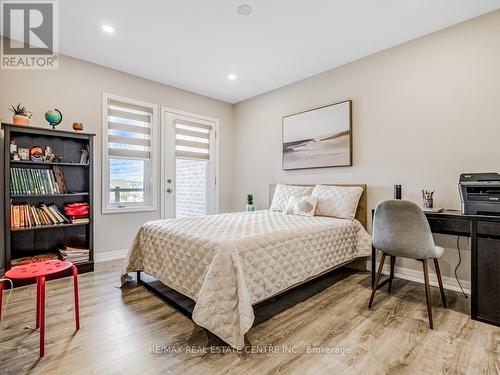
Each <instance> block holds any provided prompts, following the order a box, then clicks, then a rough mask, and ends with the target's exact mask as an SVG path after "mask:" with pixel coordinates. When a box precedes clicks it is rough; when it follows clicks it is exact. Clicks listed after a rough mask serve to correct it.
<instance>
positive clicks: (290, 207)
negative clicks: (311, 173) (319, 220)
mask: <svg viewBox="0 0 500 375" xmlns="http://www.w3.org/2000/svg"><path fill="white" fill-rule="evenodd" d="M317 204H318V199H317V198H316V197H311V196H309V195H303V196H294V195H292V196H291V197H290V198H289V199H288V203H287V204H286V208H285V213H287V214H293V215H301V216H314V212H315V211H316V205H317Z"/></svg>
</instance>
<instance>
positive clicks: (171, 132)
mask: <svg viewBox="0 0 500 375" xmlns="http://www.w3.org/2000/svg"><path fill="white" fill-rule="evenodd" d="M163 118H164V122H163V124H164V126H163V129H164V132H163V139H162V141H163V142H162V144H163V145H165V147H164V152H162V158H163V162H162V175H163V176H164V178H163V179H162V180H163V187H162V218H174V217H177V218H180V217H189V216H199V215H210V214H214V213H216V212H217V207H216V200H217V199H216V195H217V194H216V191H217V189H216V183H217V181H216V166H217V160H216V159H217V152H216V151H217V147H216V146H217V145H216V134H217V129H216V128H217V123H216V121H211V120H208V119H203V118H199V117H195V116H194V115H193V116H189V115H185V114H177V113H173V112H168V111H164V113H163Z"/></svg>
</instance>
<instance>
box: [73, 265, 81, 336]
mask: <svg viewBox="0 0 500 375" xmlns="http://www.w3.org/2000/svg"><path fill="white" fill-rule="evenodd" d="M71 270H72V271H73V288H74V298H75V328H76V330H77V331H78V330H79V329H80V309H79V301H78V269H77V268H76V266H75V265H73V266H72V267H71Z"/></svg>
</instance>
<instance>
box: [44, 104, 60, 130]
mask: <svg viewBox="0 0 500 375" xmlns="http://www.w3.org/2000/svg"><path fill="white" fill-rule="evenodd" d="M45 120H47V121H48V122H49V124H50V125H52V129H55V127H56V125H59V124H60V123H61V121H62V113H61V111H59V110H58V109H49V110H48V111H47V112H45Z"/></svg>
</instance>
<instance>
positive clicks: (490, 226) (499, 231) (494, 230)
mask: <svg viewBox="0 0 500 375" xmlns="http://www.w3.org/2000/svg"><path fill="white" fill-rule="evenodd" d="M477 234H478V235H483V236H493V237H500V223H498V222H494V221H478V222H477Z"/></svg>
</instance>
